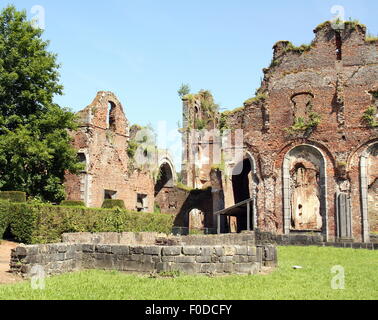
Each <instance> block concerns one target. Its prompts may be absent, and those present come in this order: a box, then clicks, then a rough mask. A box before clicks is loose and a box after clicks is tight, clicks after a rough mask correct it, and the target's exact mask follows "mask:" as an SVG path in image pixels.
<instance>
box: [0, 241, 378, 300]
mask: <svg viewBox="0 0 378 320" xmlns="http://www.w3.org/2000/svg"><path fill="white" fill-rule="evenodd" d="M279 261H280V263H279V268H278V269H277V270H276V271H275V272H273V273H271V274H269V275H257V276H226V277H215V278H212V277H206V276H179V277H177V278H149V276H136V275H127V274H122V273H118V272H104V271H92V270H90V271H85V272H79V273H74V274H66V275H62V276H58V277H52V278H49V279H47V280H46V289H45V290H38V291H36V290H32V289H31V285H30V283H29V282H24V283H19V284H15V285H4V286H0V298H1V299H48V300H55V299H64V300H66V299H69V300H77V299H84V300H85V299H95V300H104V299H105V300H109V299H111V300H176V299H177V300H182V299H183V300H205V299H206V300H213V299H217V300H218V299H219V300H234V299H235V300H245V299H246V300H261V299H264V300H265V299H268V300H292V299H304V300H328V299H335V300H344V299H345V300H346V299H357V300H360V299H361V300H377V299H378V252H377V251H368V250H352V249H336V248H318V247H304V248H302V247H280V248H279ZM336 265H340V266H343V267H344V268H345V289H344V290H333V289H331V280H332V278H333V277H334V276H335V275H334V274H332V273H331V269H332V267H334V266H336ZM293 266H302V267H303V269H299V270H294V269H293Z"/></svg>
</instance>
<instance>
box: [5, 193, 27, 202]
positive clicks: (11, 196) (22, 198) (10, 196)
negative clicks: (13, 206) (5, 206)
mask: <svg viewBox="0 0 378 320" xmlns="http://www.w3.org/2000/svg"><path fill="white" fill-rule="evenodd" d="M0 200H9V201H10V202H26V193H25V192H20V191H0Z"/></svg>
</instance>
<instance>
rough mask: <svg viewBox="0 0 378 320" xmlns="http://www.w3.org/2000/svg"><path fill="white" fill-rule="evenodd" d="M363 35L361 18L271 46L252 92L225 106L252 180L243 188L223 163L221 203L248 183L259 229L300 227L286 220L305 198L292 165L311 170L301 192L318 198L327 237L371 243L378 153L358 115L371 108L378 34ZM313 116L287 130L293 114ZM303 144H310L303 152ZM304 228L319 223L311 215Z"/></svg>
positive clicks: (377, 80) (372, 132)
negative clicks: (239, 103)
mask: <svg viewBox="0 0 378 320" xmlns="http://www.w3.org/2000/svg"><path fill="white" fill-rule="evenodd" d="M365 37H366V27H364V26H362V25H360V24H358V23H352V22H348V23H345V25H344V29H341V30H336V29H334V28H333V26H332V24H331V23H330V22H327V23H324V24H322V25H320V26H319V27H318V28H316V30H315V39H314V41H313V42H312V44H311V45H310V46H308V47H305V46H304V47H299V48H296V47H294V46H293V45H292V44H291V43H289V42H288V41H280V42H278V43H277V44H276V45H275V46H274V57H273V61H272V64H271V66H270V67H269V68H267V69H265V70H264V74H265V75H264V80H263V83H262V86H261V88H260V89H259V90H258V92H257V96H256V98H255V99H250V100H248V101H246V102H245V104H244V107H243V108H239V109H237V110H235V111H234V112H227V113H224V114H223V116H225V117H226V118H227V122H228V126H229V127H230V128H232V129H242V130H243V133H244V154H245V157H244V159H249V160H250V162H251V167H252V169H251V171H250V173H249V174H248V179H249V186H248V187H245V186H244V187H242V184H237V183H235V179H234V178H233V177H232V171H233V170H234V168H235V167H236V166H237V165H238V164H237V163H232V161H231V162H229V163H226V169H225V170H224V175H223V181H224V184H223V190H224V194H225V195H224V197H225V206H226V207H230V206H232V205H233V204H235V202H236V201H235V198H236V195H235V192H236V193H238V189H240V188H249V190H248V191H249V196H250V197H251V198H253V197H255V200H254V204H255V206H256V208H255V210H254V213H255V214H256V215H257V217H256V219H257V226H258V228H260V229H262V230H265V231H271V232H275V233H278V234H288V233H291V232H295V231H300V230H299V229H300V228H296V227H295V226H294V222H293V221H292V216H291V211H295V210H294V208H293V205H294V204H295V205H297V206H298V208H297V210H299V211H298V212H299V213H300V211H301V210H303V207H306V206H307V208H309V207H311V205H310V204H309V205H307V204H304V205H303V204H301V203H298V199H296V196H295V191H293V190H295V188H300V185H299V186H298V183H299V182H298V181H299V180H298V179H299V178H298V177H299V176H295V174H294V173H293V172H294V171H293V170H299V171H298V172H307V173H306V174H309V172H310V171H311V170H313V171H312V172H313V173H312V178H311V179H310V180H311V181H312V183H313V185H314V191H311V190H310V191H309V190H307V191H306V192H307V193H308V192H310V193H311V194H312V196H313V198H314V199H315V198H316V197H318V198H319V201H320V204H319V203H318V202H317V201H315V200H314V201H313V203H318V204H317V205H320V208H319V211H320V212H321V215H322V220H323V221H322V227H321V229H322V231H321V232H322V233H321V234H322V236H323V237H324V239H325V240H327V241H335V240H336V239H349V240H350V239H353V240H354V241H369V235H370V237H373V235H374V234H376V233H377V230H376V223H375V221H376V217H377V214H376V211H375V210H374V208H373V207H374V206H375V205H376V203H377V201H375V197H377V194H376V192H375V190H376V188H374V183H375V181H376V178H374V175H375V169H374V168H375V162H374V159H373V158H374V156H375V155H374V152H373V151H368V150H370V149H369V148H372V147H373V146H374V145H375V144H376V143H377V142H378V135H377V129H374V128H372V126H371V125H370V126H369V125H367V123H364V121H362V120H363V117H364V114H365V112H366V110H367V109H368V108H369V106H377V101H378V99H377V97H378V94H377V92H378V41H366V39H365ZM319 117H320V122H319V123H318V124H317V125H313V126H312V127H311V126H308V127H307V129H302V130H293V129H291V130H287V129H290V128H291V127H293V126H294V125H295V124H298V120H301V121H302V122H303V123H305V124H307V125H308V124H309V123H313V122H311V121H313V120H314V119H317V118H319ZM374 117H375V115H373V118H374ZM375 119H376V118H375ZM294 128H295V127H294ZM296 128H298V127H296ZM302 145H306V146H308V147H306V148H308V149H307V151H306V152H305V151H304V150H303V148H302V147H300V146H302ZM301 148H302V149H301ZM290 153H291V157H292V160H290V161H291V162H290V161H289V160H288V156H289V155H290ZM362 158H363V159H362ZM316 159H318V160H316ZM364 159H366V160H364ZM319 161H320V162H319ZM361 161H362V162H361ZM365 162H366V165H365ZM316 163H317V164H316ZM361 163H363V166H362V165H361ZM302 165H304V168H303V169H299V168H300V166H302ZM306 170H307V171H306ZM309 170H310V171H309ZM364 170H365V171H366V173H363V174H362V173H361V171H364ZM365 176H366V177H365ZM361 177H362V178H363V179H362V181H361ZM233 179H234V180H233ZM296 184H297V185H296ZM299 184H300V183H299ZM302 185H303V183H302ZM315 187H316V188H315ZM301 192H302V191H297V194H302V193H303V192H304V191H303V192H302V193H301ZM293 194H294V195H293ZM294 198H295V199H294ZM361 199H362V200H361ZM364 199H365V200H364ZM369 219H370V221H369ZM319 224H320V222H319V221H318V223H317V225H319ZM303 228H304V229H310V230H306V231H311V232H312V231H315V232H316V229H317V228H315V227H313V226H311V223H309V224H307V225H306V224H304V227H303Z"/></svg>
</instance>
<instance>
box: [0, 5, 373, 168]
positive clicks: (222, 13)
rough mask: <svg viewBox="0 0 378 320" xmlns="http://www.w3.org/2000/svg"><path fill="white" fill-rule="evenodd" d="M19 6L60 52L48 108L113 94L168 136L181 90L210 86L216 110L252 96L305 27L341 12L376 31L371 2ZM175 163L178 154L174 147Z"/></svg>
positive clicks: (308, 35)
mask: <svg viewBox="0 0 378 320" xmlns="http://www.w3.org/2000/svg"><path fill="white" fill-rule="evenodd" d="M6 4H14V5H15V6H16V7H17V8H18V9H26V10H27V12H28V16H29V17H30V18H31V17H33V14H32V13H31V8H32V7H33V6H34V5H41V6H43V7H44V8H45V18H46V20H45V25H46V31H45V34H44V38H45V39H49V40H50V41H51V45H50V50H51V51H53V52H55V53H57V54H58V61H59V62H60V63H61V65H62V67H61V70H60V71H61V82H62V84H63V85H64V87H65V90H64V93H65V95H64V96H62V97H57V98H56V101H57V102H58V103H59V104H60V105H61V106H65V107H70V108H71V109H72V110H73V111H79V110H81V109H83V108H84V107H86V106H87V105H88V104H90V103H91V101H92V100H93V98H94V96H95V94H96V92H97V91H100V90H106V91H108V90H109V91H113V92H114V93H115V94H116V95H117V96H118V97H119V99H120V100H121V102H122V103H123V106H124V109H125V112H126V116H127V117H128V119H129V120H130V122H131V123H138V124H141V125H146V124H148V123H150V124H152V125H153V126H154V127H156V126H157V123H158V121H167V123H168V130H171V131H172V130H176V129H177V128H178V124H177V123H178V121H180V122H181V120H182V119H181V118H182V109H181V102H180V99H179V98H178V95H177V90H178V88H179V87H180V85H181V83H188V84H190V86H191V88H192V91H193V92H196V91H198V90H200V89H209V90H211V91H212V93H213V94H214V96H215V99H216V101H217V102H218V103H219V104H220V105H221V106H222V108H227V109H233V108H236V107H239V106H241V105H242V103H243V101H245V100H246V99H247V98H249V97H251V96H253V95H254V92H255V90H256V88H258V87H259V86H260V82H261V77H262V69H263V68H265V67H267V66H268V65H269V64H270V61H271V58H272V46H273V44H274V43H275V42H276V41H278V40H290V41H292V42H293V43H294V44H296V45H300V44H302V43H309V42H311V40H312V39H313V29H314V28H315V27H316V26H317V25H318V24H319V23H321V22H323V21H325V20H330V19H332V17H333V14H332V13H331V8H332V7H333V6H334V5H342V6H343V7H344V8H345V18H346V19H349V17H352V18H353V19H358V20H360V21H361V22H362V23H364V24H366V25H367V26H368V28H369V30H370V32H371V33H373V34H378V21H377V19H376V13H377V12H378V1H376V0H362V1H361V0H360V1H355V0H346V1H341V0H340V1H339V0H338V1H336V0H333V1H328V0H306V1H303V0H292V1H275V0H274V1H252V0H232V1H231V0H228V1H224V0H192V1H179V0H161V1H156V0H134V1H125V0H108V1H96V0H95V1H89V0H80V1H73V0H66V1H58V0H39V1H38V2H35V1H34V0H33V1H31V0H14V1H8V2H6V1H3V6H5V5H6ZM173 153H174V154H175V157H176V163H177V165H178V164H179V163H180V157H181V154H180V152H179V151H178V149H176V150H173Z"/></svg>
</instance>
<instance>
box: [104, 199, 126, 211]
mask: <svg viewBox="0 0 378 320" xmlns="http://www.w3.org/2000/svg"><path fill="white" fill-rule="evenodd" d="M102 208H103V209H115V208H120V209H126V207H125V202H124V201H123V200H116V199H106V200H104V203H103V204H102Z"/></svg>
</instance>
